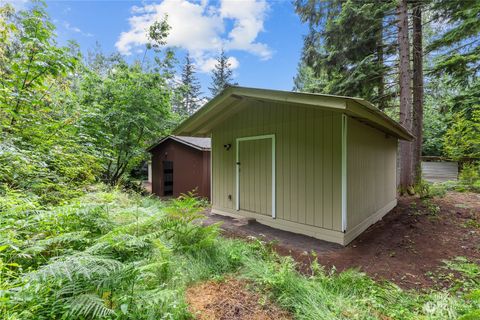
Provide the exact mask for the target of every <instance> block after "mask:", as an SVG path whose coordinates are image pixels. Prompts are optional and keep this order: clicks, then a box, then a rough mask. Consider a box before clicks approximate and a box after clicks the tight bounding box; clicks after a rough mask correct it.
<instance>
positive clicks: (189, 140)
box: [147, 135, 211, 151]
mask: <svg viewBox="0 0 480 320" xmlns="http://www.w3.org/2000/svg"><path fill="white" fill-rule="evenodd" d="M168 139H172V140H175V141H177V142H180V143H183V144H184V145H187V146H189V147H192V148H195V149H198V150H201V151H210V148H211V142H210V138H199V137H187V136H173V135H172V136H166V137H164V138H162V139H161V140H160V141H158V142H157V143H155V144H153V145H152V146H150V147H149V148H148V149H147V151H151V150H152V149H153V148H155V147H156V146H158V145H160V144H162V143H163V142H164V141H166V140H168Z"/></svg>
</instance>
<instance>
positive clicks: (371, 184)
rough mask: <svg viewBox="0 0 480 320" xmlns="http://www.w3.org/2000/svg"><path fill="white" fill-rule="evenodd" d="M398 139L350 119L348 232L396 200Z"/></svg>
mask: <svg viewBox="0 0 480 320" xmlns="http://www.w3.org/2000/svg"><path fill="white" fill-rule="evenodd" d="M396 150H397V139H396V138H392V137H388V136H387V135H386V134H385V133H383V132H381V131H379V130H377V129H374V128H372V127H370V126H367V125H365V124H363V123H360V122H359V121H357V120H355V119H352V118H349V119H348V134H347V231H348V230H351V229H352V228H354V227H355V226H357V225H359V224H360V223H361V222H362V221H364V220H365V219H367V218H368V217H369V216H371V215H373V214H375V213H376V212H378V211H379V210H381V209H382V208H384V207H386V206H387V205H388V204H390V203H391V202H392V201H395V199H396V183H395V180H396Z"/></svg>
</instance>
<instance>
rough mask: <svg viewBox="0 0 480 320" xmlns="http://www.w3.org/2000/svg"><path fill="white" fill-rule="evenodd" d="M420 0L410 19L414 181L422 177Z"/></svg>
mask: <svg viewBox="0 0 480 320" xmlns="http://www.w3.org/2000/svg"><path fill="white" fill-rule="evenodd" d="M422 7H423V6H422V2H421V1H417V2H415V3H414V4H413V10H412V20H413V32H412V37H413V40H412V54H413V81H412V85H413V88H412V91H413V121H412V133H413V135H414V136H415V141H414V142H413V144H412V153H413V159H412V161H413V162H412V168H413V170H414V172H413V173H414V182H415V183H416V184H418V183H420V182H421V179H422V163H421V161H422V142H423V100H424V99H423V82H424V81H423V27H422V9H423V8H422Z"/></svg>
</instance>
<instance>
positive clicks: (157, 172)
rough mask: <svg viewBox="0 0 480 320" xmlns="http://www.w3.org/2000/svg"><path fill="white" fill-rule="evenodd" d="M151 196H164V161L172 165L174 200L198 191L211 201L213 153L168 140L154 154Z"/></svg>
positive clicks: (155, 149) (154, 150)
mask: <svg viewBox="0 0 480 320" xmlns="http://www.w3.org/2000/svg"><path fill="white" fill-rule="evenodd" d="M151 153H152V192H153V193H154V194H156V195H158V196H164V184H163V161H172V162H173V196H174V197H178V196H179V195H180V194H182V193H186V192H189V191H192V190H194V189H197V194H198V195H199V196H201V197H206V198H209V199H210V151H201V150H198V149H195V148H192V147H189V146H187V145H185V144H183V143H180V142H177V141H175V140H172V139H168V140H166V141H164V142H163V143H161V144H160V145H158V146H156V147H155V148H154V149H153V150H152V151H151Z"/></svg>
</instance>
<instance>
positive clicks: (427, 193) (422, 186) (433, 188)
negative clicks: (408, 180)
mask: <svg viewBox="0 0 480 320" xmlns="http://www.w3.org/2000/svg"><path fill="white" fill-rule="evenodd" d="M414 188H415V193H416V194H418V195H419V197H420V198H421V199H426V198H433V197H444V196H445V194H446V193H447V189H446V187H445V186H444V185H442V184H440V183H429V182H428V181H425V180H423V179H421V180H420V182H418V183H417V184H416V185H415V187H414Z"/></svg>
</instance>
